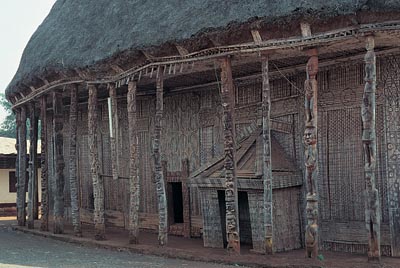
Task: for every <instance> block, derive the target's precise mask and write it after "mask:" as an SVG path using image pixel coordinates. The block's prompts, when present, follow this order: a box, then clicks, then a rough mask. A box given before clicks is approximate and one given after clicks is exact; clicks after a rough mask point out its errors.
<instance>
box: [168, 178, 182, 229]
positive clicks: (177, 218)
mask: <svg viewBox="0 0 400 268" xmlns="http://www.w3.org/2000/svg"><path fill="white" fill-rule="evenodd" d="M170 185H171V190H172V206H173V213H174V223H183V196H182V183H181V182H171V183H170Z"/></svg>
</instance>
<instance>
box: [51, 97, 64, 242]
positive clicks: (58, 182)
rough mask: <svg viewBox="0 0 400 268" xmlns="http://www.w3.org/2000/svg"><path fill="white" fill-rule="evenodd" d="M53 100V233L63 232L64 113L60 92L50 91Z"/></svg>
mask: <svg viewBox="0 0 400 268" xmlns="http://www.w3.org/2000/svg"><path fill="white" fill-rule="evenodd" d="M52 102H53V126H52V128H53V129H52V130H53V143H54V145H53V146H54V147H53V148H54V162H55V172H54V173H55V186H56V187H55V189H56V191H55V193H54V211H53V217H54V229H53V232H54V233H55V234H62V233H63V232H64V184H65V181H64V165H65V164H64V154H63V149H64V146H63V145H64V141H63V127H64V122H63V120H64V113H63V103H62V92H60V91H53V92H52Z"/></svg>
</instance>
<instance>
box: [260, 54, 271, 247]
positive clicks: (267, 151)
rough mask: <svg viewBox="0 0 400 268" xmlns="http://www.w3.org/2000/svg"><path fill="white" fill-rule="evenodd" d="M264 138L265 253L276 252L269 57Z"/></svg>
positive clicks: (264, 94)
mask: <svg viewBox="0 0 400 268" xmlns="http://www.w3.org/2000/svg"><path fill="white" fill-rule="evenodd" d="M261 107H262V128H263V130H262V132H263V134H262V137H263V139H262V140H263V165H262V171H263V172H262V174H263V182H264V228H265V239H264V241H265V252H266V253H267V254H272V253H273V252H274V246H273V236H274V225H273V201H272V164H271V88H270V84H269V70H268V56H264V58H263V60H262V104H261Z"/></svg>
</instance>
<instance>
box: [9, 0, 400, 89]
mask: <svg viewBox="0 0 400 268" xmlns="http://www.w3.org/2000/svg"><path fill="white" fill-rule="evenodd" d="M361 10H368V11H372V12H375V11H377V12H378V11H379V12H385V11H393V10H400V2H399V1H398V0H374V1H371V0H324V1H321V0H287V1H282V0H240V1H239V0H230V1H227V0H221V1H216V0H215V1H205V0H204V1H193V0H192V1H190V0H187V1H181V0H168V1H145V0H113V1H109V0H85V1H76V0H58V1H57V2H56V3H55V5H54V6H53V8H52V10H51V12H50V14H49V15H48V16H47V18H46V19H45V20H44V22H43V23H42V24H41V25H40V26H39V28H38V29H37V31H36V32H35V33H34V35H33V36H32V38H31V39H30V41H29V43H28V45H27V46H26V48H25V51H24V53H23V56H22V59H21V63H20V66H19V68H18V71H17V73H16V74H15V77H14V78H13V80H12V81H11V83H10V84H9V86H8V88H7V90H6V94H7V95H9V94H11V93H13V92H16V91H18V87H19V86H20V85H21V83H22V82H23V83H25V84H28V85H29V84H30V82H31V80H32V79H34V77H35V75H38V76H41V75H43V74H46V73H47V72H49V71H65V70H68V69H69V70H72V69H74V68H84V67H85V66H92V65H94V64H96V63H98V62H100V61H102V60H104V59H107V58H110V57H111V56H113V55H115V54H116V53H118V52H123V51H126V50H130V51H135V50H138V49H143V48H148V47H154V46H159V45H161V44H164V43H166V42H175V41H176V42H178V41H182V40H185V39H189V38H191V37H193V35H196V34H197V35H198V34H200V33H202V32H208V31H212V30H215V29H218V30H224V29H227V28H228V27H229V26H230V25H232V22H235V23H234V24H235V25H240V24H241V23H246V22H248V21H249V20H255V19H257V18H258V19H260V18H261V19H263V20H264V21H269V22H273V21H274V20H275V19H276V18H282V17H290V16H303V15H306V16H311V17H321V16H322V17H323V16H337V15H345V14H354V13H356V12H358V11H361ZM15 19H18V18H15Z"/></svg>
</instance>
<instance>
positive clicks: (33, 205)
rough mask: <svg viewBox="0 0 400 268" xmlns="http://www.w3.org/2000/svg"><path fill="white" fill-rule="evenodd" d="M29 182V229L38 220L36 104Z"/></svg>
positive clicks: (31, 116)
mask: <svg viewBox="0 0 400 268" xmlns="http://www.w3.org/2000/svg"><path fill="white" fill-rule="evenodd" d="M29 121H30V128H29V139H30V147H29V182H28V228H29V229H33V228H34V220H35V219H37V218H38V211H37V205H38V200H37V199H38V194H37V193H38V170H37V169H38V167H37V140H38V137H37V135H38V118H37V114H36V109H35V103H31V104H30V105H29Z"/></svg>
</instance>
